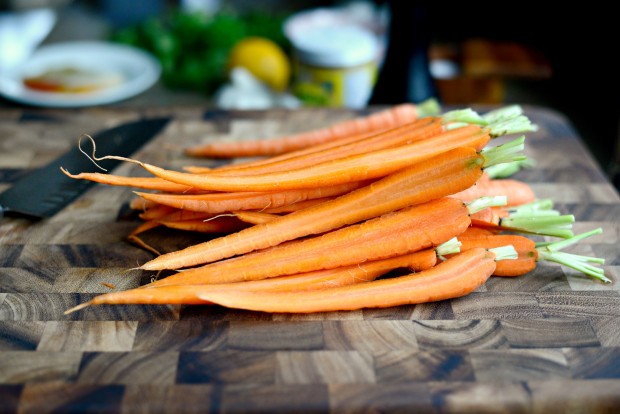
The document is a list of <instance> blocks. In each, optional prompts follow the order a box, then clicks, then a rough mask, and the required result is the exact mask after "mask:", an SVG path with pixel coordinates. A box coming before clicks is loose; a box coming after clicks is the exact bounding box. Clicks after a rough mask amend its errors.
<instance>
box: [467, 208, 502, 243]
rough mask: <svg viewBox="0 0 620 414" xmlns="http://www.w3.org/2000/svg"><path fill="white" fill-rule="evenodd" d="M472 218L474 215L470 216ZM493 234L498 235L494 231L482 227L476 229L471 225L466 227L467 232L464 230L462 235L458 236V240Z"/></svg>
mask: <svg viewBox="0 0 620 414" xmlns="http://www.w3.org/2000/svg"><path fill="white" fill-rule="evenodd" d="M472 216H474V215H473V214H472ZM494 234H498V232H497V231H494V230H493V229H488V228H484V227H476V226H474V225H472V226H470V227H468V228H467V230H465V231H464V232H463V233H461V234H460V235H459V239H462V238H464V237H482V236H492V235H494Z"/></svg>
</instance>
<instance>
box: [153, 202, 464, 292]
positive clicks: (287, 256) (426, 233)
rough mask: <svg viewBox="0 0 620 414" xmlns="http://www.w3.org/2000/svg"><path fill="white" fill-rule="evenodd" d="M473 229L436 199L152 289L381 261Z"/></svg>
mask: <svg viewBox="0 0 620 414" xmlns="http://www.w3.org/2000/svg"><path fill="white" fill-rule="evenodd" d="M273 223H275V222H271V223H269V224H267V226H271V225H272V224H273ZM470 224H471V222H470V219H469V210H468V208H467V207H466V206H465V204H463V202H462V201H460V200H456V199H453V198H440V199H434V200H432V201H429V202H427V203H423V204H419V205H415V206H412V207H408V208H405V209H402V210H398V211H395V212H391V213H387V214H384V215H382V216H379V217H376V218H374V219H370V220H367V221H365V222H362V223H360V224H353V225H350V226H347V227H343V228H340V229H338V230H333V231H331V232H328V233H325V234H323V235H321V236H315V237H313V238H307V239H301V240H294V241H290V242H287V243H283V244H281V245H279V246H275V247H272V248H269V249H265V250H261V251H257V252H253V253H248V254H245V255H242V256H238V257H233V258H231V259H227V260H223V261H219V262H215V263H210V264H208V265H205V266H202V267H198V268H193V269H188V270H184V271H182V272H180V273H177V274H175V275H172V276H169V277H167V278H165V279H162V280H159V281H157V282H154V283H151V284H150V285H147V287H150V286H163V285H171V284H202V283H231V282H239V281H246V280H259V279H265V278H269V277H276V276H281V275H287V274H295V273H302V272H307V271H311V270H319V269H329V268H334V267H340V266H347V265H352V264H356V263H361V262H363V261H365V260H378V259H383V258H388V257H392V256H398V255H402V254H406V253H410V252H415V251H419V250H422V249H426V248H429V247H434V246H437V245H439V244H441V243H444V242H445V241H447V240H449V239H451V238H452V237H455V236H456V235H458V234H460V233H462V232H463V231H465V229H466V228H467V227H468V226H469V225H470ZM258 226H260V225H257V226H254V227H251V228H256V227H258ZM233 237H234V236H233ZM207 243H208V242H207ZM160 257H162V256H160ZM155 260H157V259H155ZM143 267H144V266H143Z"/></svg>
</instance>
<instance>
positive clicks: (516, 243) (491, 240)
mask: <svg viewBox="0 0 620 414" xmlns="http://www.w3.org/2000/svg"><path fill="white" fill-rule="evenodd" d="M458 239H459V241H460V242H461V251H463V252H464V251H467V250H470V249H474V248H479V247H483V248H485V249H491V248H495V247H501V246H507V245H511V246H513V247H514V248H515V250H516V251H517V254H518V258H516V259H511V260H502V261H499V262H497V267H496V269H495V271H494V272H493V275H495V276H521V275H524V274H526V273H529V272H531V271H532V270H534V269H535V268H536V261H537V260H538V251H537V250H536V243H535V242H534V241H533V240H531V239H529V238H527V237H525V236H520V235H512V234H499V235H490V236H481V237H471V236H470V237H467V236H466V237H461V236H459V237H458Z"/></svg>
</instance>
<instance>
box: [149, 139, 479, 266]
mask: <svg viewBox="0 0 620 414" xmlns="http://www.w3.org/2000/svg"><path fill="white" fill-rule="evenodd" d="M483 163H484V157H483V155H480V154H478V153H476V151H474V150H473V149H471V148H457V149H454V150H452V151H448V152H446V153H444V154H441V155H439V156H437V157H435V158H432V159H429V160H427V161H425V162H420V163H418V164H415V165H413V166H411V167H409V168H406V169H404V170H401V171H399V172H398V173H395V174H392V175H390V176H388V177H385V178H384V179H382V180H379V181H376V182H374V183H372V184H370V185H369V186H366V187H362V188H360V189H357V190H354V191H352V192H350V193H347V194H345V195H342V196H340V197H338V198H336V199H334V200H331V201H326V202H323V203H321V204H319V205H316V206H313V207H309V208H306V209H303V210H299V211H296V212H293V213H291V214H287V215H285V216H282V217H280V218H279V219H277V220H274V221H272V222H270V223H268V224H266V225H256V226H252V227H250V228H248V229H245V230H242V231H241V232H239V233H238V234H234V235H231V236H227V237H223V238H217V239H213V240H211V241H208V242H206V243H201V244H198V245H194V246H191V247H188V248H186V249H184V250H180V251H176V252H171V253H167V254H164V255H162V256H160V257H158V258H155V259H154V260H152V261H150V262H147V263H145V264H144V265H143V266H142V268H143V269H145V270H159V269H179V268H182V267H188V266H194V265H197V264H203V263H209V262H213V261H216V260H220V259H224V258H227V257H232V256H235V255H239V254H243V253H247V252H251V251H254V250H259V249H264V248H266V247H270V246H275V245H277V244H280V243H282V242H285V241H287V240H293V239H296V238H299V237H304V236H308V235H312V234H320V233H324V232H326V231H329V230H332V229H335V228H338V227H342V226H345V225H348V224H352V223H356V222H360V221H362V220H367V219H370V218H372V217H377V216H379V215H381V214H385V213H387V212H390V211H394V210H397V209H400V208H403V207H406V206H409V205H415V204H420V203H424V202H427V201H430V200H433V199H436V198H439V197H444V196H446V195H449V194H452V193H455V192H457V191H460V190H461V189H463V188H468V187H469V186H471V185H472V184H473V183H474V182H475V181H476V180H477V179H478V177H479V176H480V174H481V173H482V169H481V167H482V164H483Z"/></svg>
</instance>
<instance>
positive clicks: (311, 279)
mask: <svg viewBox="0 0 620 414" xmlns="http://www.w3.org/2000/svg"><path fill="white" fill-rule="evenodd" d="M436 263H437V254H436V252H435V249H425V250H421V251H419V252H415V253H409V254H405V255H402V256H396V257H391V258H388V259H383V260H373V261H366V262H364V263H360V264H354V265H350V266H342V267H338V268H335V269H325V270H318V271H312V272H307V273H301V274H296V275H291V276H281V277H274V278H270V279H263V280H253V281H248V282H241V283H223V284H210V285H168V286H161V287H155V288H152V289H130V290H126V291H120V292H111V293H106V294H103V295H99V296H96V297H95V298H93V299H91V300H90V301H88V302H86V303H85V304H83V305H79V306H78V307H77V308H78V309H82V308H83V307H85V306H90V305H103V304H107V305H122V304H134V305H136V304H144V305H199V304H205V303H208V302H206V301H204V300H202V299H200V298H199V297H198V293H199V292H202V291H208V292H213V291H231V292H293V291H310V290H319V289H328V288H329V289H331V288H335V287H339V286H348V285H353V284H357V283H364V282H369V281H372V280H375V279H376V278H378V277H379V276H382V275H384V274H386V273H387V272H389V271H391V270H394V269H398V268H408V269H410V270H411V271H415V272H420V271H423V270H426V269H430V268H431V267H433V266H435V264H436ZM75 310H77V309H75ZM71 311H72V310H70V311H68V312H71Z"/></svg>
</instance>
